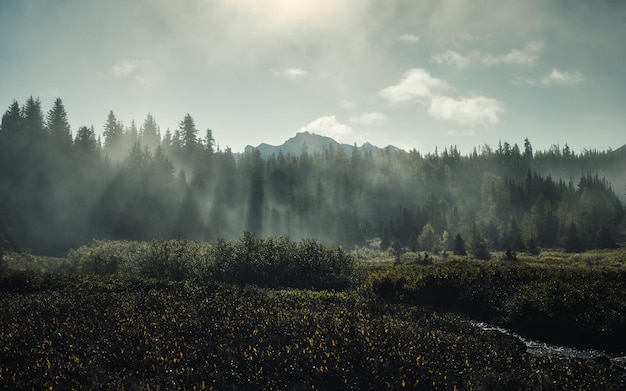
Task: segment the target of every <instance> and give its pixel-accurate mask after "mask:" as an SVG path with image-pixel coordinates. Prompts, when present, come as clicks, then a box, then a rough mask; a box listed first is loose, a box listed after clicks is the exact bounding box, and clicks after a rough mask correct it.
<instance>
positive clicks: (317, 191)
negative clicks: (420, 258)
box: [0, 97, 626, 254]
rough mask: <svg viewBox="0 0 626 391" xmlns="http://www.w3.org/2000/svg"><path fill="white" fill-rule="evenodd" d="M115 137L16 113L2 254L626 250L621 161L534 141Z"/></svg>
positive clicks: (3, 172) (115, 126) (195, 131)
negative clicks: (192, 246) (276, 144)
mask: <svg viewBox="0 0 626 391" xmlns="http://www.w3.org/2000/svg"><path fill="white" fill-rule="evenodd" d="M103 134H104V138H103V139H101V138H100V137H97V136H96V132H95V129H94V128H93V127H87V126H82V127H80V128H79V129H77V130H76V132H75V133H74V132H72V131H71V127H70V125H69V122H68V113H67V112H66V110H65V108H64V105H63V101H62V100H61V99H60V98H59V99H57V100H56V101H55V103H54V105H53V106H52V107H51V108H49V109H48V110H46V111H45V114H44V109H43V108H42V106H41V103H40V101H39V100H38V99H35V98H32V97H31V98H29V99H28V100H27V101H26V102H25V103H23V104H21V105H20V104H19V103H18V102H17V101H13V103H12V104H10V105H9V107H8V108H7V110H6V112H5V113H4V115H3V116H2V123H1V126H0V159H1V161H0V199H2V203H1V206H0V219H1V226H2V240H3V247H5V248H9V249H17V248H18V247H19V246H23V247H25V248H28V249H32V250H33V251H34V252H36V253H43V254H64V253H65V252H66V251H67V250H68V249H69V248H72V247H77V246H79V245H82V244H86V243H89V242H90V241H91V240H92V239H123V240H151V239H155V238H174V237H183V238H189V239H193V240H203V241H213V240H217V239H231V238H237V237H239V236H240V235H241V233H242V232H243V231H249V232H251V233H254V234H256V235H260V236H288V237H289V238H291V239H299V238H314V239H316V240H319V241H321V242H323V243H332V244H340V245H343V246H345V247H347V248H353V247H354V246H363V245H365V244H366V242H367V241H370V240H380V242H381V247H382V248H383V249H386V248H388V247H393V248H397V249H402V248H404V249H411V250H416V251H417V250H419V251H429V252H439V251H442V250H452V249H453V248H454V246H455V241H457V240H464V241H465V242H467V243H468V247H469V248H471V249H473V250H476V249H483V250H484V251H486V252H488V251H494V250H512V251H530V252H534V251H537V250H538V249H539V248H552V247H565V248H566V249H567V250H569V251H582V250H584V249H587V248H604V247H613V246H615V245H616V240H623V239H624V225H623V224H624V207H623V204H622V202H623V200H624V195H625V194H624V192H625V189H626V188H625V185H626V183H625V181H624V167H625V166H626V148H625V147H621V148H619V149H616V150H614V151H613V150H608V151H597V150H584V151H573V150H572V149H571V148H570V147H569V146H568V145H567V144H565V145H563V146H558V145H554V146H553V147H551V148H550V149H548V150H544V151H536V150H534V148H533V146H532V143H531V141H530V140H528V139H524V140H521V141H520V142H518V141H515V140H511V141H505V140H502V141H498V142H497V144H495V145H494V146H490V145H487V144H484V145H481V146H477V148H475V149H474V150H473V151H472V152H471V153H469V154H465V155H464V154H461V153H460V152H459V151H458V149H457V148H456V147H455V146H454V145H450V146H448V147H445V148H443V150H440V151H437V152H434V153H427V154H422V153H420V152H419V151H417V150H412V151H410V152H407V151H404V150H400V149H397V148H392V147H387V148H384V149H378V148H373V147H372V146H371V145H370V146H368V147H357V146H356V145H354V146H353V147H351V150H350V151H349V153H347V152H346V150H345V148H344V147H341V146H338V144H336V143H335V142H334V141H333V140H331V139H328V138H322V137H320V136H316V135H313V134H310V133H300V134H298V135H297V136H296V137H295V139H296V140H297V139H303V140H306V141H305V142H304V143H303V144H302V145H301V148H300V153H295V154H292V153H283V152H282V151H278V152H275V153H272V154H271V155H268V156H265V157H264V156H262V155H261V152H260V151H259V149H257V148H249V149H248V150H247V151H246V152H244V153H242V154H236V153H233V152H232V151H231V150H230V149H228V148H226V149H223V150H222V149H220V148H218V147H217V146H216V145H217V144H218V143H217V142H216V140H215V139H214V137H213V134H212V131H211V130H210V129H206V130H204V131H200V129H199V127H198V125H196V123H195V121H194V118H193V117H192V116H191V115H189V114H186V115H184V116H183V117H182V119H181V121H180V123H179V127H178V128H177V129H175V130H174V131H173V132H172V131H170V130H166V131H162V130H161V128H160V126H159V125H158V123H157V122H156V120H155V119H154V117H152V115H150V114H148V115H147V117H146V118H145V120H143V121H142V122H140V123H139V124H136V123H134V122H132V123H131V124H130V125H124V124H123V123H122V122H121V121H119V120H118V119H117V117H116V115H115V113H114V112H113V111H110V112H109V114H108V116H106V120H105V126H104V133H103ZM316 140H317V141H319V142H321V144H319V145H317V146H315V148H313V147H314V145H313V144H314V143H315V142H316ZM307 141H308V143H310V144H311V148H312V150H311V151H309V146H308V144H307ZM620 197H621V198H622V200H620ZM457 238H460V239H457Z"/></svg>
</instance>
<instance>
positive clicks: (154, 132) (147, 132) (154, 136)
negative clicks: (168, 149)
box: [139, 114, 161, 151]
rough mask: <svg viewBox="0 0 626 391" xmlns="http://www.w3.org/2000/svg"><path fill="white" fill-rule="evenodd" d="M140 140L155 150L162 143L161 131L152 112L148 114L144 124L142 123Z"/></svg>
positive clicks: (151, 149)
mask: <svg viewBox="0 0 626 391" xmlns="http://www.w3.org/2000/svg"><path fill="white" fill-rule="evenodd" d="M139 141H140V142H141V144H142V145H144V146H146V147H147V148H148V149H149V150H150V151H155V150H156V148H157V147H158V146H159V145H160V144H161V131H160V130H159V126H158V125H157V123H156V121H155V119H154V117H153V116H152V115H151V114H148V116H147V117H146V120H145V121H144V122H143V125H141V130H140V135H139Z"/></svg>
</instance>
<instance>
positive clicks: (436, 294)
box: [0, 98, 626, 390]
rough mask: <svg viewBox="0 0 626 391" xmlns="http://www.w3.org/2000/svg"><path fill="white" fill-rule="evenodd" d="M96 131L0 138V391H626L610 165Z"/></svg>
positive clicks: (550, 157)
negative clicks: (273, 147) (240, 149)
mask: <svg viewBox="0 0 626 391" xmlns="http://www.w3.org/2000/svg"><path fill="white" fill-rule="evenodd" d="M102 123H103V124H104V125H103V129H102V132H101V133H102V136H99V135H98V134H99V133H100V132H99V131H96V129H95V128H94V127H93V126H90V127H87V126H81V127H80V128H79V129H77V130H76V131H75V132H73V131H72V129H71V128H70V125H69V121H68V113H67V112H66V111H65V109H64V106H63V102H62V100H61V99H57V100H56V101H55V102H54V105H53V106H52V107H51V108H50V109H49V110H48V111H47V112H45V114H44V109H43V108H42V107H41V103H40V101H39V100H37V99H34V98H30V99H28V100H27V101H26V102H25V103H24V104H23V105H20V104H19V103H18V102H17V101H14V102H13V103H12V104H11V105H10V106H9V107H8V109H7V110H6V112H5V113H4V115H3V117H2V123H1V125H0V308H2V311H0V346H2V347H3V348H2V349H0V388H2V387H5V388H7V389H30V388H38V387H43V388H46V389H70V388H71V389H226V390H230V389H232V390H242V389H278V390H294V389H295V390H299V389H346V390H363V389H373V390H380V389H388V390H396V389H423V390H431V389H451V390H454V389H459V390H494V389H502V390H509V389H518V390H528V389H533V390H535V389H537V390H560V389H572V390H587V389H597V390H622V389H624V386H625V385H626V356H625V353H624V352H625V351H626V344H625V343H624V342H623V338H622V337H623V335H624V333H625V332H626V318H625V317H624V315H623V314H624V313H626V299H625V298H626V278H625V276H626V271H625V270H626V269H625V267H626V260H625V258H624V254H625V252H624V249H623V248H617V247H620V245H622V243H623V242H624V239H625V226H624V221H625V219H624V206H623V198H622V199H620V197H624V194H620V191H621V190H623V189H624V186H625V184H626V183H625V180H626V178H625V177H624V172H625V171H624V168H625V167H626V148H625V147H622V148H619V149H617V150H615V151H612V150H609V151H590V150H585V151H582V152H578V153H576V152H574V151H572V150H571V149H570V148H569V147H568V146H567V144H566V145H565V146H564V147H560V146H558V145H554V146H552V147H551V148H550V149H548V150H546V151H535V150H533V147H532V144H531V142H530V141H529V140H528V139H524V140H523V144H522V147H520V146H519V145H518V144H517V143H513V144H511V143H509V142H506V141H498V143H497V147H495V148H493V147H491V146H489V145H483V146H480V147H477V148H476V149H474V150H473V151H472V152H471V153H469V154H465V155H464V154H462V153H461V152H460V151H459V150H458V149H457V147H455V146H454V143H451V146H449V147H445V148H444V149H443V151H438V150H436V151H435V152H434V153H427V154H422V153H420V152H418V151H416V150H413V151H402V150H399V149H397V148H393V147H387V148H384V149H378V148H371V146H369V147H365V146H363V147H357V146H356V145H355V146H354V147H352V148H346V147H345V145H340V144H337V143H334V142H328V145H327V146H322V147H321V148H320V147H319V145H315V146H312V148H310V149H309V146H308V145H307V144H303V145H302V148H301V151H300V153H291V154H289V153H287V154H285V153H282V152H277V153H267V149H265V153H263V154H262V152H261V151H260V148H246V151H245V152H244V153H234V152H232V151H231V150H230V149H229V148H226V149H224V150H222V149H221V148H220V147H219V146H218V143H217V142H216V140H215V139H214V136H213V133H212V131H211V130H210V129H206V130H205V131H201V130H199V128H198V125H196V123H195V121H194V119H193V117H192V116H191V115H189V114H186V115H185V116H183V117H182V120H181V121H180V125H179V127H178V128H177V129H174V130H170V129H167V130H165V131H163V130H162V129H161V128H160V126H159V125H158V123H157V120H156V119H155V118H154V117H152V115H147V117H146V119H145V120H144V121H143V122H141V123H139V124H137V123H135V122H134V121H133V122H131V123H130V125H126V124H124V123H122V122H121V121H120V120H119V119H118V118H117V117H116V116H115V113H113V112H112V111H111V112H109V114H108V116H104V117H103V121H102ZM309 136H311V135H307V137H309ZM318 140H320V139H318ZM324 140H325V141H328V140H329V139H328V140H327V139H324ZM330 141H332V140H330ZM610 248H617V249H615V250H605V249H610ZM592 249H593V251H587V250H592ZM595 249H600V250H595ZM565 252H568V253H570V254H565ZM575 253H584V254H575ZM494 254H497V255H495V256H494ZM502 254H504V256H503V255H502ZM488 259H491V260H489V261H487V260H488ZM529 338H530V339H529ZM531 339H536V340H538V341H539V342H533V341H532V340H531ZM550 344H556V346H552V345H550ZM533 346H534V347H533ZM537 346H539V348H537Z"/></svg>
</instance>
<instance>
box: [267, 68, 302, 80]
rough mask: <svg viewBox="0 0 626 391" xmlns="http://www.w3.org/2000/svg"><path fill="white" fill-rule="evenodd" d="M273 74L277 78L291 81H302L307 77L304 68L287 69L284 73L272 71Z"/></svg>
mask: <svg viewBox="0 0 626 391" xmlns="http://www.w3.org/2000/svg"><path fill="white" fill-rule="evenodd" d="M271 72H272V74H273V75H274V76H276V77H281V78H285V79H289V80H296V79H300V78H302V77H304V76H306V75H307V71H305V70H304V69H302V68H287V69H285V70H282V71H277V70H272V71H271Z"/></svg>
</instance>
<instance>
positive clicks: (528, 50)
mask: <svg viewBox="0 0 626 391" xmlns="http://www.w3.org/2000/svg"><path fill="white" fill-rule="evenodd" d="M542 50H543V44H542V43H541V42H535V41H533V42H530V43H529V44H528V45H526V46H525V47H524V48H523V49H513V50H511V51H510V52H508V53H505V54H501V55H493V54H481V53H480V52H478V51H473V52H471V53H470V54H461V53H459V52H455V51H454V50H446V51H445V52H443V53H438V54H435V55H434V56H432V58H431V61H433V62H436V63H438V64H445V65H454V66H456V67H458V68H463V67H466V66H468V65H470V64H474V63H477V62H480V63H482V64H485V65H501V64H508V65H530V64H533V63H534V62H535V61H536V60H537V58H538V57H539V53H541V51H542Z"/></svg>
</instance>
